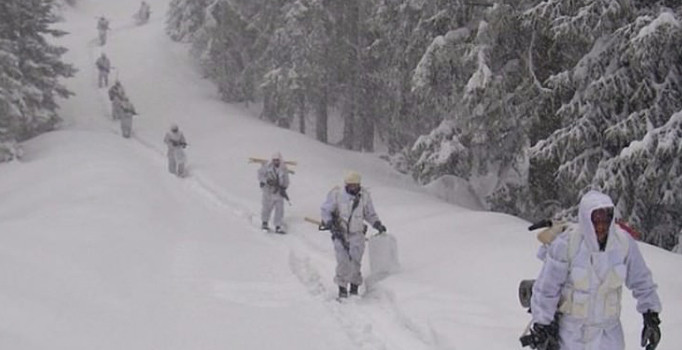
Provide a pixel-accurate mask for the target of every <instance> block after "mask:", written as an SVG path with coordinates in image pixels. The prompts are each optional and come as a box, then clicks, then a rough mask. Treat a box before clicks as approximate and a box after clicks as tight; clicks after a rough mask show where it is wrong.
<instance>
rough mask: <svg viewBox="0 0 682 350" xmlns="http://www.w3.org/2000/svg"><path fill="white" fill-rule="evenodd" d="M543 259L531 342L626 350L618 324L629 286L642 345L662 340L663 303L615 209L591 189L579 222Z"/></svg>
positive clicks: (577, 349) (650, 348) (570, 349)
mask: <svg viewBox="0 0 682 350" xmlns="http://www.w3.org/2000/svg"><path fill="white" fill-rule="evenodd" d="M538 256H539V257H540V258H541V259H543V260H544V265H543V267H542V270H541V272H540V275H539V277H538V278H537V280H536V281H535V284H534V285H533V293H532V297H531V311H532V313H533V322H534V324H533V327H532V328H531V336H532V337H533V338H534V341H533V343H535V344H554V345H553V346H546V348H548V349H549V348H553V349H556V348H558V349H562V350H622V349H625V342H624V336H623V329H622V326H621V322H620V310H621V294H622V286H623V284H624V285H625V286H626V287H628V289H630V290H631V291H632V295H633V296H634V297H635V299H636V300H637V311H638V312H639V313H641V314H642V315H643V319H644V326H643V329H642V334H641V345H642V347H645V348H646V350H654V349H655V348H656V346H657V345H658V343H659V341H660V338H661V331H660V329H659V326H658V325H659V323H660V320H659V317H658V314H659V312H661V302H660V300H659V297H658V294H657V292H656V284H654V282H653V279H652V276H651V271H650V270H649V268H648V267H647V265H646V263H645V262H644V258H643V257H642V254H641V253H640V251H639V247H638V246H637V243H636V242H635V241H634V239H632V237H631V236H630V235H629V234H628V233H626V232H625V231H624V230H622V229H621V228H620V227H618V226H617V225H614V204H613V202H612V201H611V198H609V197H608V196H607V195H605V194H603V193H600V192H597V191H589V192H588V193H586V194H585V195H584V196H583V197H582V199H581V200H580V204H579V209H578V224H577V225H576V226H574V227H572V228H569V229H568V230H566V231H564V232H563V233H561V234H560V235H559V236H558V237H557V238H556V239H555V240H554V241H552V242H551V243H550V244H549V245H546V246H543V247H541V248H540V252H539V254H538Z"/></svg>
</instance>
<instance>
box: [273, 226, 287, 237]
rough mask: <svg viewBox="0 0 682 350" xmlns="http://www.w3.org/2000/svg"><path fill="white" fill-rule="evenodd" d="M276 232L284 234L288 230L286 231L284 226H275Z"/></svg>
mask: <svg viewBox="0 0 682 350" xmlns="http://www.w3.org/2000/svg"><path fill="white" fill-rule="evenodd" d="M275 233H279V234H281V235H283V234H285V233H286V232H284V229H283V228H282V226H277V227H275Z"/></svg>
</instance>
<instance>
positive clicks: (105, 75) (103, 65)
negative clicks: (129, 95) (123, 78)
mask: <svg viewBox="0 0 682 350" xmlns="http://www.w3.org/2000/svg"><path fill="white" fill-rule="evenodd" d="M95 65H96V66H97V71H98V73H99V74H98V76H97V86H99V87H106V86H109V71H110V70H111V62H110V61H109V58H107V56H104V55H102V56H100V57H99V58H98V59H97V61H96V62H95Z"/></svg>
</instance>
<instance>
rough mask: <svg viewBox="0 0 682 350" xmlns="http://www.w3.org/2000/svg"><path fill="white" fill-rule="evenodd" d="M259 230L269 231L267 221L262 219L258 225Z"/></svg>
mask: <svg viewBox="0 0 682 350" xmlns="http://www.w3.org/2000/svg"><path fill="white" fill-rule="evenodd" d="M260 228H261V230H263V231H270V228H269V227H268V222H267V221H263V224H261V225H260Z"/></svg>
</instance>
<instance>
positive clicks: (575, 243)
mask: <svg viewBox="0 0 682 350" xmlns="http://www.w3.org/2000/svg"><path fill="white" fill-rule="evenodd" d="M568 235H569V236H568V264H569V265H571V263H572V262H573V258H575V255H576V254H578V249H579V248H580V243H581V242H582V238H583V235H582V234H581V233H580V231H579V230H571V232H569V233H568Z"/></svg>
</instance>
